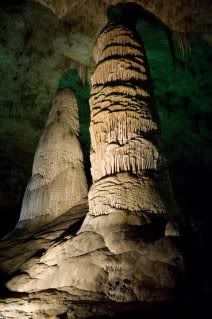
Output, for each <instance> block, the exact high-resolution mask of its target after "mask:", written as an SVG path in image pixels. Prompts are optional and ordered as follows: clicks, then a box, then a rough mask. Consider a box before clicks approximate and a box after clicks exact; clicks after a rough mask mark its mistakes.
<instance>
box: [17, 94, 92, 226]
mask: <svg viewBox="0 0 212 319" xmlns="http://www.w3.org/2000/svg"><path fill="white" fill-rule="evenodd" d="M78 137H79V119H78V107H77V100H76V98H75V96H74V93H73V92H72V91H71V90H68V89H65V90H62V91H59V92H58V93H57V95H56V97H55V98H54V101H53V105H52V109H51V111H50V113H49V116H48V118H47V122H46V126H45V129H44V132H43V134H42V136H41V138H40V141H39V144H38V147H37V150H36V153H35V157H34V163H33V169H32V177H31V179H30V181H29V183H28V186H27V189H26V192H25V195H24V199H23V204H22V209H21V215H20V220H19V223H18V225H17V227H18V228H27V229H28V230H29V229H30V228H32V227H37V226H38V225H39V226H40V225H42V224H44V223H47V222H49V221H51V220H53V219H54V218H56V217H57V216H59V215H61V214H63V213H65V212H66V211H67V210H68V209H70V208H71V207H73V206H75V205H76V203H77V202H78V201H79V200H80V199H82V198H84V197H86V196H87V182H86V177H85V173H84V165H83V155H82V151H81V147H80V143H79V140H78Z"/></svg>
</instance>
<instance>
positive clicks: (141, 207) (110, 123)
mask: <svg viewBox="0 0 212 319" xmlns="http://www.w3.org/2000/svg"><path fill="white" fill-rule="evenodd" d="M94 59H95V62H96V64H97V67H96V70H95V72H94V74H93V76H92V79H91V83H92V91H91V98H90V109H91V125H90V132H91V142H92V152H91V164H92V168H91V170H92V177H93V182H94V183H93V186H92V188H91V190H90V193H89V214H88V216H87V218H86V220H85V223H84V225H83V228H82V229H89V228H91V229H95V231H97V230H98V231H99V232H100V233H104V234H105V232H106V229H107V223H109V228H110V230H111V223H112V225H115V223H116V222H115V221H116V220H118V223H119V220H123V219H124V220H125V221H126V223H132V222H133V223H135V224H139V225H140V224H141V223H146V220H149V219H150V220H152V219H155V218H157V217H158V218H159V219H161V220H163V219H164V218H166V217H167V216H168V215H169V214H173V210H174V207H175V205H174V201H173V197H172V192H171V188H170V183H169V177H168V172H167V167H166V162H165V160H164V157H163V155H162V152H161V147H160V129H159V122H158V116H157V113H156V110H155V107H154V99H153V94H152V89H151V79H150V74H149V68H148V63H147V58H146V54H145V49H144V45H143V43H142V41H141V39H140V38H139V37H138V36H137V34H136V31H135V30H131V29H129V28H128V27H126V26H122V25H119V24H115V23H109V24H108V25H107V26H106V27H105V28H104V29H103V31H102V32H101V34H100V36H99V38H98V40H97V43H96V47H95V50H94ZM110 214H112V215H113V216H111V217H108V218H107V222H106V219H105V222H103V223H100V222H97V220H98V218H96V217H98V216H99V217H102V216H108V215H110ZM117 214H119V215H117ZM121 216H122V217H121ZM94 218H95V219H94ZM113 220H114V222H113ZM144 220H145V221H144ZM96 228H97V229H96ZM105 236H106V234H105ZM107 236H109V237H111V236H112V235H111V232H110V231H109V232H108V234H107ZM107 236H106V237H107ZM106 240H107V238H106ZM117 244H118V243H117ZM111 249H112V250H116V248H115V247H111Z"/></svg>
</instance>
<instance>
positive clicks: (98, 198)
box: [4, 24, 183, 314]
mask: <svg viewBox="0 0 212 319" xmlns="http://www.w3.org/2000/svg"><path fill="white" fill-rule="evenodd" d="M113 28H114V29H115V30H116V31H117V30H119V31H120V33H121V32H122V27H121V26H117V25H115V24H109V25H107V26H106V28H105V29H104V31H103V33H102V34H101V35H100V41H99V42H98V41H97V49H96V54H97V57H96V59H98V54H99V55H100V60H101V52H103V51H104V46H103V48H101V45H100V44H101V43H105V45H108V47H109V44H110V43H108V42H107V41H109V40H108V38H109V39H111V40H110V41H111V43H113V46H114V43H115V39H114V40H113V39H112V38H111V30H112V29H113ZM125 29H126V28H125ZM107 31H108V32H110V37H108V38H107ZM127 32H128V37H130V39H131V40H132V41H137V40H136V37H135V35H134V33H133V31H130V30H129V29H128V30H127ZM115 34H116V33H115ZM105 37H106V40H105V42H104V39H105ZM98 45H100V50H99V53H98ZM124 45H125V43H124ZM127 45H128V44H126V46H127ZM137 46H138V47H139V46H140V50H141V48H142V52H144V48H143V46H141V44H140V42H139V43H138V44H137ZM109 52H110V51H109ZM114 52H115V51H114ZM109 54H110V56H109V57H108V59H110V57H111V58H113V57H112V55H111V54H112V53H111V52H110V53H109ZM128 58H129V59H132V60H133V57H128ZM117 59H118V58H117ZM100 63H101V62H100ZM117 65H118V64H117ZM143 66H144V67H145V68H146V69H147V61H146V58H144V63H143ZM113 68H114V69H113V70H112V72H113V85H112V86H113V88H112V89H111V82H110V81H107V79H106V81H105V83H104V81H100V82H101V84H97V82H95V84H94V86H93V88H92V97H91V101H90V106H91V142H92V155H91V164H92V174H93V179H94V182H93V185H92V188H91V190H90V192H89V212H88V213H87V214H86V217H85V220H84V221H83V224H82V226H81V227H80V225H78V227H76V228H75V230H74V231H73V230H70V228H68V229H67V230H66V231H64V233H63V234H62V235H61V236H60V237H59V238H58V237H57V238H54V239H53V240H52V242H51V243H52V244H51V245H49V246H48V247H47V249H46V250H45V251H44V252H43V253H42V254H36V251H35V252H34V253H35V255H30V256H29V258H28V259H27V260H23V259H22V261H23V262H22V263H20V262H19V265H18V266H17V267H15V268H13V271H12V272H11V274H10V278H8V280H7V281H6V287H7V288H8V289H10V290H12V291H16V292H21V293H24V292H27V293H29V296H28V297H29V298H32V300H34V299H33V298H34V294H36V293H37V292H44V291H45V290H46V289H51V290H52V291H55V289H56V290H58V291H63V293H64V297H63V299H62V301H61V304H63V300H64V298H65V296H66V295H65V293H67V292H68V293H70V294H72V293H73V291H75V292H76V291H77V296H78V298H81V300H82V299H83V298H85V296H90V297H88V298H94V300H97V299H96V298H98V297H97V296H101V298H103V299H105V300H113V301H116V302H132V301H161V300H169V299H170V298H172V295H173V292H174V291H175V289H176V286H177V284H178V279H179V277H180V278H182V275H183V257H182V253H181V251H180V249H179V245H178V244H179V243H180V238H179V236H178V234H176V233H175V234H174V233H172V236H170V234H169V226H168V224H167V219H168V218H169V216H170V215H172V214H173V211H174V200H173V197H172V192H171V188H170V183H169V177H168V173H167V167H166V162H165V160H164V158H163V156H162V152H161V147H160V134H159V125H158V122H157V115H156V114H155V110H154V107H153V104H152V99H151V94H152V93H151V89H150V80H149V78H148V76H147V79H146V80H145V82H146V83H145V85H144V82H140V80H139V77H138V81H137V80H136V82H133V81H132V84H130V83H128V77H126V81H125V78H124V74H125V72H124V69H123V74H122V77H121V78H120V77H119V73H117V74H118V77H117V81H116V80H114V79H115V78H116V69H115V67H114V65H113ZM129 68H132V71H133V62H132V61H129ZM99 70H100V69H99V68H97V70H96V72H98V71H99ZM132 73H133V72H132ZM146 74H147V75H148V72H147V73H146ZM96 78H99V79H100V80H101V75H97V76H96ZM116 85H117V95H116V94H115V92H116ZM101 90H102V92H104V94H103V97H101ZM124 91H126V93H123V92H124ZM104 95H105V96H104ZM125 95H126V96H125ZM115 96H116V98H115ZM131 102H132V103H131ZM107 103H108V104H107ZM106 114H108V116H109V121H108V122H107V120H106V121H105V119H107V116H106ZM123 114H124V115H123ZM122 115H123V116H122ZM96 117H98V120H97V121H96V119H95V118H96ZM124 118H125V120H123V119H124ZM128 119H129V121H128ZM132 119H135V122H133V121H131V120H132ZM124 121H125V124H124ZM99 122H100V123H99ZM132 122H133V125H131V124H132ZM108 123H109V125H108ZM147 123H149V125H147ZM99 125H102V127H101V128H100V127H99ZM123 148H124V149H125V150H124V151H122V150H123ZM117 155H119V157H117ZM113 156H114V159H113ZM124 156H127V157H128V158H129V161H127V160H126V163H125V162H124V159H125V157H124ZM142 158H143V159H144V160H145V164H144V165H142ZM100 163H105V166H104V165H102V164H101V165H100ZM105 167H106V169H105V171H104V168H105ZM76 209H77V208H76ZM74 211H75V208H73V211H72V213H73V212H74ZM70 216H71V214H70ZM62 217H63V215H61V216H60V217H59V218H62ZM44 229H46V232H47V233H48V229H50V230H51V227H48V225H46V226H45V227H44ZM50 238H51V236H50ZM25 240H26V242H27V241H28V239H27V237H26V238H25ZM19 249H20V248H19ZM19 249H18V250H19ZM15 252H17V249H14V250H12V253H11V252H10V254H12V255H13V254H15ZM10 258H11V257H10ZM16 258H18V257H17V256H15V257H14V258H13V261H15V259H16ZM5 262H6V263H5ZM4 263H5V265H8V259H7V260H6V261H4ZM71 298H72V297H71V296H70V300H72V299H71ZM33 304H34V301H33ZM27 306H28V305H27V303H26V304H25V305H24V309H27ZM4 307H5V305H4ZM4 311H5V310H4ZM24 311H25V310H24ZM54 311H55V312H54V314H55V313H56V310H54ZM65 311H66V312H67V313H68V310H67V309H66V310H65Z"/></svg>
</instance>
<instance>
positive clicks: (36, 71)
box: [0, 1, 212, 299]
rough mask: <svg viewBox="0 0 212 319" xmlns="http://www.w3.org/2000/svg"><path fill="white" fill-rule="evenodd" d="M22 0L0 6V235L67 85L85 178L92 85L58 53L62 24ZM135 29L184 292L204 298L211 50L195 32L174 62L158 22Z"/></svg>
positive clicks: (208, 283)
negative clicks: (178, 230)
mask: <svg viewBox="0 0 212 319" xmlns="http://www.w3.org/2000/svg"><path fill="white" fill-rule="evenodd" d="M20 3H22V1H21V2H20ZM20 3H19V4H18V3H17V2H16V4H15V2H14V3H12V5H10V6H6V5H2V4H1V7H0V17H1V19H0V210H1V223H0V236H3V235H5V234H6V233H7V232H8V231H9V230H11V229H12V228H13V227H14V226H15V224H16V222H17V220H18V218H19V213H20V208H21V203H22V199H23V194H24V191H25V188H26V184H27V182H28V180H29V178H30V176H31V169H32V162H33V156H34V152H35V149H36V145H37V143H38V140H39V136H40V135H41V132H42V128H43V127H44V124H45V120H46V117H47V114H48V111H49V109H50V107H51V101H52V97H53V96H54V94H55V92H56V90H57V89H61V88H64V87H70V88H72V89H73V90H74V91H75V94H76V96H77V99H78V103H79V116H80V139H81V143H82V146H83V151H84V159H85V167H86V173H87V176H88V179H89V182H91V180H90V173H89V172H90V163H89V146H90V137H89V104H88V99H89V91H90V89H89V83H88V81H87V82H86V83H85V85H83V83H82V82H81V80H80V78H79V77H78V73H77V69H76V65H75V63H73V61H72V60H71V59H70V57H68V56H67V55H66V54H65V53H64V52H66V50H67V46H68V30H67V25H66V24H65V23H64V22H63V21H59V20H58V19H57V18H56V17H55V16H54V15H53V14H52V13H50V12H49V11H48V10H47V9H45V8H42V7H41V6H40V5H38V4H33V5H32V6H31V7H29V6H27V5H26V6H23V4H21V5H20ZM137 29H138V31H139V33H140V35H141V36H142V38H143V40H144V43H145V47H146V51H147V56H148V59H149V65H150V69H151V74H152V79H153V86H154V92H155V100H156V104H157V108H158V112H159V116H160V121H161V128H162V142H163V147H164V152H165V154H166V157H167V160H168V165H169V171H170V176H171V182H172V187H173V191H174V195H175V198H176V201H177V204H178V207H179V213H178V214H179V216H178V217H179V221H180V223H181V225H182V231H183V235H184V242H185V250H186V255H187V256H188V274H189V275H188V279H187V280H188V286H189V291H190V293H191V294H193V295H194V296H198V297H199V296H200V295H201V298H202V299H206V298H208V297H207V296H208V295H209V294H211V293H212V274H211V268H212V262H211V259H212V258H211V243H212V234H211V228H212V216H211V189H212V187H211V185H210V184H211V180H212V125H211V122H212V107H211V97H212V92H211V84H212V83H211V82H212V76H211V74H212V72H211V71H212V68H211V61H212V49H211V46H210V45H209V44H208V42H206V41H205V40H204V39H203V37H201V36H199V37H198V38H197V39H196V41H195V42H194V43H192V46H191V52H190V54H188V55H187V56H185V57H184V56H183V55H182V53H181V52H180V51H179V49H178V48H177V44H176V42H175V52H176V62H177V63H176V65H175V67H174V64H173V60H172V55H171V52H170V47H169V43H168V38H167V36H166V32H165V30H164V28H163V27H162V26H159V25H158V24H154V23H148V22H144V21H143V20H141V19H139V20H138V23H137ZM82 41H83V39H82ZM78 54H79V55H80V54H81V51H80V49H79V52H78Z"/></svg>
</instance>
